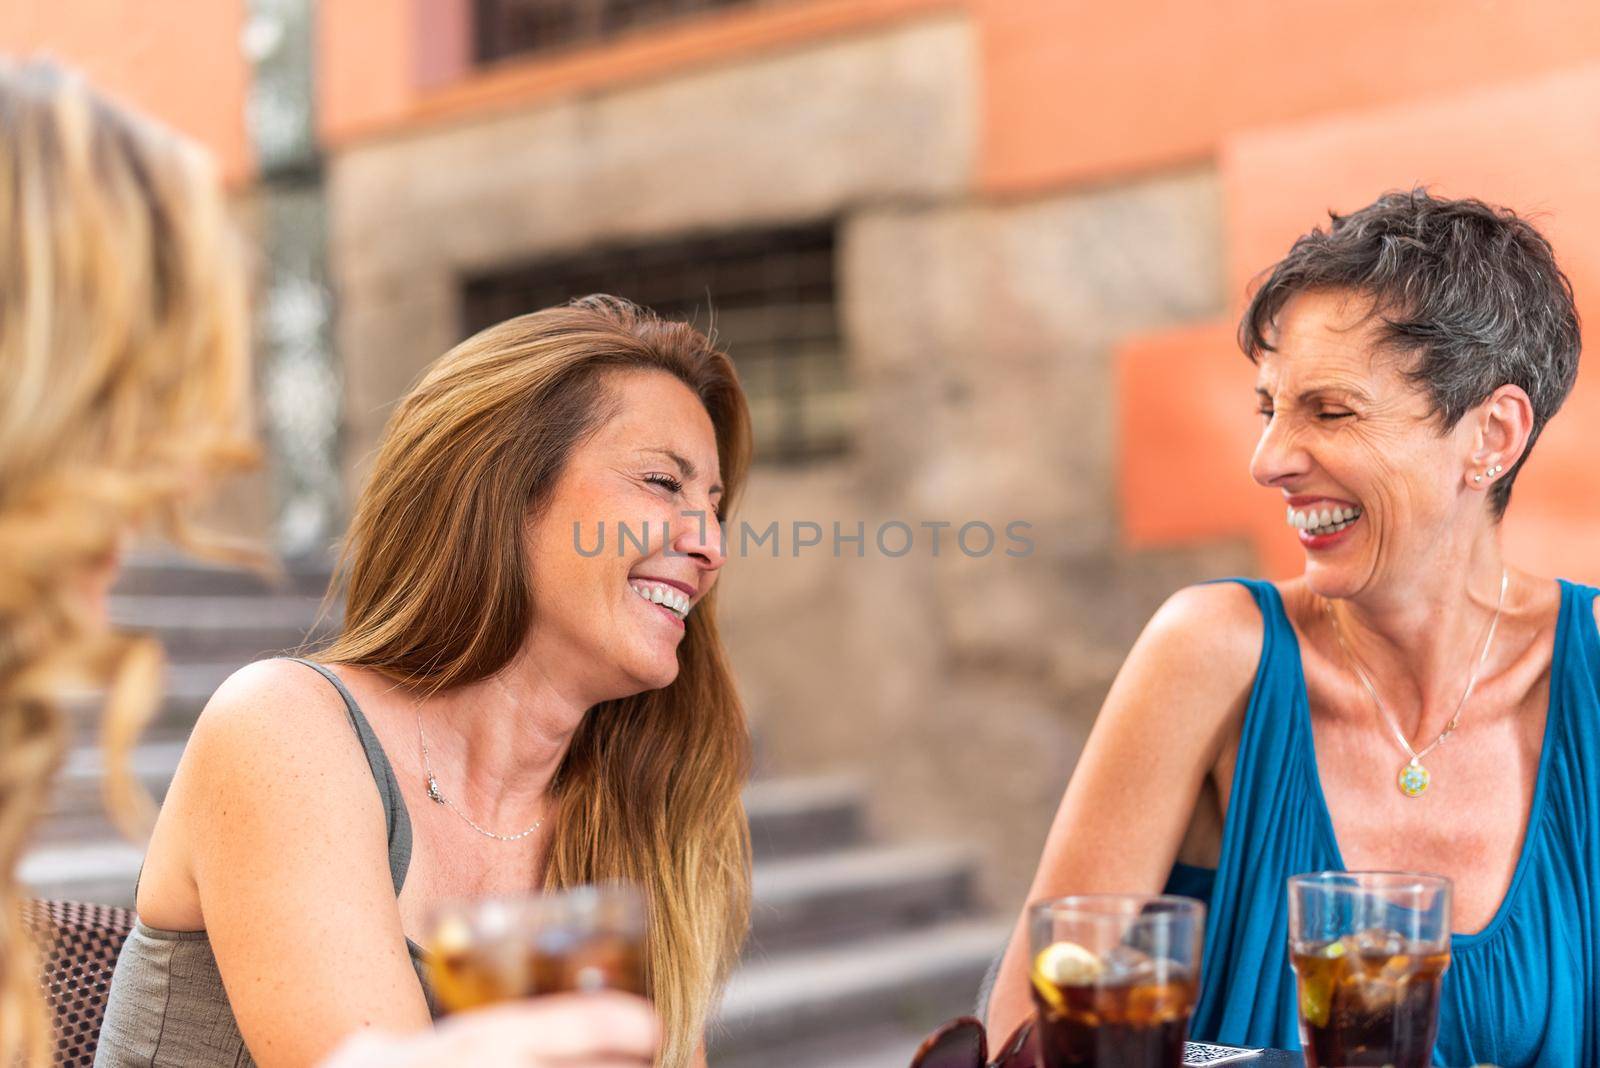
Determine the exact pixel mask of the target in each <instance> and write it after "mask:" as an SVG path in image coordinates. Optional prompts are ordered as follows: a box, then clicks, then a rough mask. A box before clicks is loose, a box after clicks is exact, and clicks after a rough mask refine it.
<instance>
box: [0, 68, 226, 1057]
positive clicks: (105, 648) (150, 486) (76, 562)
mask: <svg viewBox="0 0 1600 1068" xmlns="http://www.w3.org/2000/svg"><path fill="white" fill-rule="evenodd" d="M245 336H246V333H245V320H244V308H243V272H242V270H241V265H240V262H239V258H238V246H237V244H236V242H235V240H234V235H233V232H232V229H231V227H230V226H229V225H228V221H227V218H226V209H225V205H224V203H223V199H222V194H221V187H220V185H219V183H218V180H217V178H216V176H215V174H214V172H213V168H212V167H211V165H210V163H209V161H208V160H207V159H206V158H205V156H204V154H203V153H202V152H200V150H199V149H197V148H195V147H194V146H192V145H190V144H189V143H188V142H186V141H184V140H183V139H181V138H179V137H178V136H176V135H175V134H172V133H170V132H168V131H166V130H164V129H161V128H159V127H157V126H155V125H154V124H152V123H150V122H147V121H145V120H143V119H140V118H138V117H137V116H134V115H132V114H130V113H128V112H126V111H123V110H122V109H120V108H118V107H116V106H114V105H112V104H110V103H108V102H107V101H106V100H104V99H102V98H101V97H99V96H98V95H96V94H95V93H94V92H93V91H91V90H90V89H89V88H88V87H87V86H85V85H84V84H83V83H82V82H81V81H80V80H79V79H78V78H76V77H75V76H73V75H71V74H68V73H66V72H64V71H62V70H61V69H59V68H57V67H54V66H52V65H49V64H46V63H38V62H35V63H28V64H25V65H20V66H18V65H12V64H9V63H5V62H3V61H0V561H3V565H0V1064H13V1063H16V1061H17V1060H18V1059H21V1060H23V1061H25V1062H27V1063H37V1064H46V1063H49V1060H50V1056H49V1037H50V1035H49V1027H48V1023H47V1020H46V1017H45V1014H44V1011H43V1007H42V1003H41V1000H40V998H39V989H38V978H37V976H36V975H35V974H34V967H35V964H36V959H35V955H34V954H33V952H32V947H31V946H30V945H29V944H28V942H27V940H26V938H25V937H24V936H23V934H22V932H21V930H20V927H19V925H18V923H17V901H16V896H17V891H16V887H15V885H14V883H13V873H14V871H15V869H16V865H17V861H18V859H19V856H20V854H21V851H22V849H23V847H24V845H25V843H26V838H27V832H28V830H29V828H30V827H31V826H32V824H33V822H34V820H35V819H36V818H37V816H38V814H39V811H40V809H41V807H42V805H43V802H44V798H45V793H46V789H47V787H48V783H49V778H50V776H51V774H52V773H53V772H54V770H55V768H56V767H57V765H58V764H59V762H60V759H61V754H62V751H63V748H64V746H65V744H66V728H65V725H64V717H63V715H62V713H61V711H60V708H59V707H58V703H57V693H58V691H59V690H60V688H61V686H62V685H63V683H65V682H68V681H72V682H75V683H78V684H82V683H89V684H92V685H97V686H100V687H103V688H105V689H106V690H107V691H108V693H109V697H108V700H107V705H106V713H105V717H104V719H103V720H102V732H101V736H102V740H103V742H104V743H105V744H106V746H107V748H108V749H109V750H111V752H110V753H109V754H108V759H107V766H108V768H109V769H110V770H111V772H112V774H111V776H110V779H109V783H110V796H111V798H112V800H113V801H115V802H117V803H116V804H114V806H113V810H114V813H115V814H117V815H119V816H120V817H122V822H123V823H124V826H125V828H126V829H130V830H132V829H135V828H136V827H137V826H138V825H139V822H140V821H139V819H138V816H137V813H136V811H135V810H136V808H137V806H136V804H135V798H136V797H137V796H138V795H137V794H135V793H134V792H133V790H132V788H131V787H130V778H129V776H127V775H126V774H125V773H119V769H124V762H123V761H122V760H121V759H119V757H120V756H121V755H122V754H125V752H126V750H127V748H128V747H129V746H130V745H131V744H132V742H133V740H134V738H135V736H136V735H137V733H138V729H139V727H140V725H141V724H142V723H143V722H144V720H146V719H147V718H148V716H149V713H150V711H151V710H152V709H153V708H154V706H155V701H156V696H157V692H158V683H159V671H160V656H159V652H158V650H157V649H156V647H155V645H154V644H153V643H151V642H149V641H136V640H134V639H131V638H127V637H118V636H115V635H113V634H111V633H109V632H108V631H107V629H106V627H105V626H104V623H103V621H102V620H100V619H99V618H98V616H97V612H96V610H95V608H94V606H93V600H94V598H93V597H92V596H91V595H89V593H88V589H89V587H90V586H91V585H92V584H93V582H94V581H95V576H96V575H104V574H106V573H108V571H109V568H110V567H111V566H112V561H113V560H114V558H115V556H116V553H117V550H118V547H119V543H120V542H121V541H122V540H123V539H124V538H125V537H126V536H127V535H128V534H129V532H130V531H131V530H133V529H134V528H136V527H138V526H139V525H141V524H142V523H144V522H148V521H152V520H153V521H156V522H157V523H159V524H161V525H162V526H164V527H165V528H166V531H167V533H168V534H169V535H171V536H173V537H174V538H176V539H177V540H178V541H179V542H180V543H183V544H191V545H192V544H194V543H195V538H194V536H193V531H192V530H191V528H190V527H189V526H188V524H187V523H186V522H185V521H184V517H183V513H184V509H185V507H186V506H187V505H188V504H189V503H190V501H191V500H192V498H193V497H194V496H195V493H196V490H197V489H198V488H200V487H201V486H202V485H204V484H205V483H206V482H207V481H208V480H209V477H210V476H212V475H214V474H216V473H217V472H219V471H221V470H223V469H225V468H228V467H233V466H237V465H238V464H240V463H242V462H245V461H247V460H248V459H250V457H251V456H252V455H253V453H252V450H251V449H250V448H249V446H248V445H247V444H246V435H247V431H246V425H245V420H246V412H245V404H244V401H245V396H246V387H247V383H248V354H247V349H246V343H245Z"/></svg>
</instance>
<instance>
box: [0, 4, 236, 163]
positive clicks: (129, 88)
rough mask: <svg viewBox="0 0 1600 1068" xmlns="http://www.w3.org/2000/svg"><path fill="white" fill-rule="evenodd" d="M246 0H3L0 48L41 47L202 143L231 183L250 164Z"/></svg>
mask: <svg viewBox="0 0 1600 1068" xmlns="http://www.w3.org/2000/svg"><path fill="white" fill-rule="evenodd" d="M243 27H244V0H202V2H198V3H197V2H195V0H32V2H29V0H20V2H19V0H10V2H7V3H0V52H4V53H5V54H7V55H10V56H28V55H32V54H34V53H45V54H48V55H50V56H52V57H53V58H55V59H57V60H60V61H61V62H63V63H67V64H70V65H71V66H73V67H76V68H77V69H78V70H80V71H82V72H83V73H84V74H85V75H87V76H88V78H89V79H90V80H91V81H92V82H93V83H94V84H95V85H96V86H97V87H99V88H100V89H101V90H102V91H104V92H106V93H107V94H109V95H111V96H113V97H115V98H116V99H119V100H121V101H123V102H125V103H128V104H130V105H132V106H134V107H136V108H138V109H140V110H142V111H144V112H146V113H148V114H151V115H154V116H156V117H157V118H159V119H161V120H162V121H164V122H166V123H167V124H168V125H170V126H173V127H175V128H177V129H178V130H181V131H182V132H184V133H186V134H188V135H189V136H190V137H193V138H195V139H196V140H198V141H200V142H201V143H202V144H204V145H205V146H206V147H207V148H209V149H210V150H211V151H212V152H213V153H214V154H215V155H216V157H217V160H218V164H219V166H220V167H221V169H222V173H223V176H224V178H225V179H226V180H227V181H228V182H229V183H230V184H239V183H242V182H244V181H246V180H247V179H248V178H249V176H250V175H251V173H252V171H253V162H252V158H251V152H250V144H249V138H248V136H247V132H246V130H245V118H244V107H245V95H246V93H247V91H248V88H249V84H250V71H249V65H248V63H247V62H246V60H245V58H244V55H243V53H242V52H241V51H240V47H239V40H240V34H241V31H242V30H243Z"/></svg>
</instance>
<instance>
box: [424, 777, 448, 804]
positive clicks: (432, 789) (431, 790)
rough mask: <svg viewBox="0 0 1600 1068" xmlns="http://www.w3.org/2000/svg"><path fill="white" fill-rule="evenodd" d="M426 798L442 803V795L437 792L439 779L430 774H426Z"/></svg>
mask: <svg viewBox="0 0 1600 1068" xmlns="http://www.w3.org/2000/svg"><path fill="white" fill-rule="evenodd" d="M428 800H429V801H436V802H438V803H439V804H441V805H442V804H444V796H443V795H442V794H440V793H439V780H438V779H435V778H434V777H433V776H432V775H429V776H428Z"/></svg>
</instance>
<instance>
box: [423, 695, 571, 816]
mask: <svg viewBox="0 0 1600 1068" xmlns="http://www.w3.org/2000/svg"><path fill="white" fill-rule="evenodd" d="M417 741H418V742H419V743H420V744H421V745H422V770H423V772H424V773H425V774H426V775H427V776H428V800H429V801H436V802H438V803H439V804H441V805H444V806H445V807H446V808H448V809H449V810H450V811H451V812H454V813H455V814H456V815H457V816H460V817H461V818H462V819H463V820H465V821H466V824H467V826H468V827H471V828H472V829H473V830H475V831H477V832H478V833H479V834H481V835H483V836H484V837H485V838H493V839H495V840H496V841H500V842H515V841H517V840H518V839H521V838H526V837H528V835H530V834H532V833H533V832H534V831H537V830H538V829H539V825H540V824H542V823H543V822H544V817H543V816H540V817H539V818H538V819H536V820H534V821H533V826H532V827H529V828H528V829H527V830H525V831H518V832H517V833H516V834H501V833H499V832H498V831H491V830H489V828H487V827H481V826H479V825H478V823H477V821H476V820H474V819H473V818H472V817H471V816H469V815H467V814H466V813H465V812H462V811H461V809H460V808H458V807H456V803H455V802H454V801H452V800H450V799H449V798H448V797H446V796H444V794H442V793H440V792H439V780H438V779H436V778H434V777H433V765H432V764H430V763H429V762H428V738H427V736H426V735H425V734H423V733H422V710H421V709H418V710H417Z"/></svg>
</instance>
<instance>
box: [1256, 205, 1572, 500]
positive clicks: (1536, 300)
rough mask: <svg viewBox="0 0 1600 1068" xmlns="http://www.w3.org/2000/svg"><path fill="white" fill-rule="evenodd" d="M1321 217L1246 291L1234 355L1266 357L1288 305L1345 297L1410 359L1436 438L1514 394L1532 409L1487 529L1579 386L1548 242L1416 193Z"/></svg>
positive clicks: (1504, 218)
mask: <svg viewBox="0 0 1600 1068" xmlns="http://www.w3.org/2000/svg"><path fill="white" fill-rule="evenodd" d="M1328 217H1329V219H1330V220H1331V225H1330V226H1329V227H1328V228H1327V229H1326V230H1324V229H1322V228H1321V227H1318V228H1316V229H1314V230H1312V231H1311V232H1310V233H1308V234H1305V235H1304V236H1302V237H1301V238H1300V239H1299V240H1297V241H1296V242H1295V243H1294V245H1293V246H1292V247H1291V248H1290V249H1289V254H1288V255H1287V256H1285V257H1284V258H1283V259H1282V260H1280V261H1278V263H1277V264H1276V265H1275V266H1274V267H1273V268H1272V269H1271V271H1270V272H1269V273H1268V274H1267V276H1266V280H1265V281H1263V282H1262V283H1261V285H1260V287H1259V288H1258V289H1257V290H1256V292H1255V294H1254V295H1253V296H1252V298H1251V300H1250V306H1249V308H1248V309H1246V311H1245V313H1244V318H1243V319H1242V320H1241V321H1240V323H1239V346H1240V348H1242V349H1243V350H1244V352H1245V355H1247V356H1249V357H1250V359H1251V360H1252V361H1255V360H1257V359H1259V358H1260V355H1261V353H1262V352H1264V351H1265V352H1271V351H1273V346H1272V341H1271V337H1270V335H1271V333H1272V332H1273V331H1274V328H1275V320H1276V318H1277V315H1278V313H1279V312H1280V311H1282V310H1283V306H1284V304H1286V303H1287V302H1288V300H1289V298H1290V297H1292V296H1294V295H1295V294H1297V293H1303V292H1306V291H1308V290H1314V289H1348V290H1352V291H1354V292H1358V293H1363V294H1365V295H1367V296H1368V297H1370V298H1371V299H1372V302H1373V312H1372V314H1373V315H1375V316H1377V317H1378V318H1379V320H1380V329H1381V335H1380V336H1381V337H1382V339H1383V341H1384V343H1385V344H1388V345H1392V346H1394V347H1395V348H1396V349H1398V350H1401V351H1404V352H1407V353H1416V354H1417V355H1418V359H1417V362H1416V365H1415V366H1414V367H1412V368H1411V369H1410V370H1409V371H1408V372H1407V375H1408V377H1410V379H1411V380H1412V381H1413V382H1414V383H1416V384H1417V385H1418V386H1420V387H1421V388H1422V389H1424V390H1425V391H1426V392H1427V394H1428V396H1429V398H1430V399H1431V401H1432V403H1433V411H1434V414H1435V415H1436V416H1438V417H1439V419H1440V422H1441V423H1442V426H1443V429H1444V430H1446V431H1448V430H1450V429H1451V428H1452V427H1454V426H1455V425H1456V424H1457V423H1458V422H1460V420H1461V418H1462V417H1463V416H1464V415H1466V413H1467V412H1468V411H1470V410H1471V409H1472V408H1474V407H1475V406H1477V405H1478V404H1481V403H1482V402H1483V401H1484V400H1486V399H1487V398H1488V397H1489V395H1490V394H1491V393H1493V392H1494V391H1495V390H1496V389H1498V388H1500V387H1501V386H1503V385H1507V384H1510V385H1515V386H1520V387H1521V388H1522V389H1523V391H1525V392H1526V393H1527V394H1528V398H1529V399H1530V400H1531V401H1532V402H1533V432H1532V433H1531V434H1530V435H1529V437H1528V447H1527V449H1526V450H1524V452H1523V454H1522V458H1521V459H1519V460H1518V461H1517V464H1516V466H1514V467H1513V468H1512V469H1511V470H1510V471H1508V472H1506V475H1505V477H1504V478H1501V479H1500V480H1499V481H1497V482H1496V483H1495V484H1494V487H1493V489H1491V490H1490V496H1489V500H1490V504H1491V506H1492V507H1493V509H1494V515H1495V517H1496V518H1497V519H1498V518H1499V517H1500V516H1502V515H1504V514H1505V510H1506V504H1507V502H1509V501H1510V499H1511V483H1512V481H1513V480H1514V479H1515V478H1516V476H1517V473H1518V472H1519V471H1520V470H1521V468H1522V462H1523V461H1524V460H1526V459H1527V457H1528V453H1530V452H1532V451H1533V443H1534V442H1535V441H1536V440H1538V437H1539V433H1540V432H1541V431H1542V430H1543V429H1544V425H1545V423H1547V422H1549V421H1550V417H1551V416H1553V415H1555V414H1556V410H1557V409H1559V408H1560V407H1561V403H1562V401H1564V400H1566V399H1567V394H1568V393H1570V392H1571V391H1572V383H1573V381H1574V380H1575V379H1576V378H1577V376H1578V352H1579V349H1580V347H1581V339H1580V337H1579V331H1578V312H1577V309H1576V308H1575V307H1574V306H1573V300H1572V284H1571V283H1570V282H1569V281H1568V280H1567V276H1566V275H1565V274H1563V273H1562V271H1561V268H1560V267H1558V266H1557V265H1556V259H1555V253H1554V252H1553V251H1552V250H1551V248H1550V242H1548V241H1546V240H1545V238H1544V236H1543V235H1542V234H1540V233H1539V231H1538V230H1536V229H1534V228H1533V226H1532V225H1531V224H1530V223H1528V221H1527V220H1525V219H1522V218H1519V217H1518V216H1517V215H1516V214H1515V213H1513V212H1511V211H1508V210H1507V209H1505V208H1497V207H1493V206H1491V205H1489V204H1485V203H1484V202H1483V201H1481V200H1447V199H1444V198H1442V197H1435V196H1433V195H1432V194H1430V193H1429V192H1428V191H1427V190H1426V189H1424V188H1420V187H1419V188H1416V189H1413V190H1411V191H1410V192H1391V193H1385V194H1384V195H1383V196H1381V197H1379V198H1378V199H1377V200H1375V201H1373V202H1372V203H1371V204H1369V205H1367V206H1366V207H1364V208H1362V209H1361V210H1360V211H1356V212H1352V213H1351V214H1349V215H1336V214H1334V213H1332V212H1329V213H1328Z"/></svg>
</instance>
